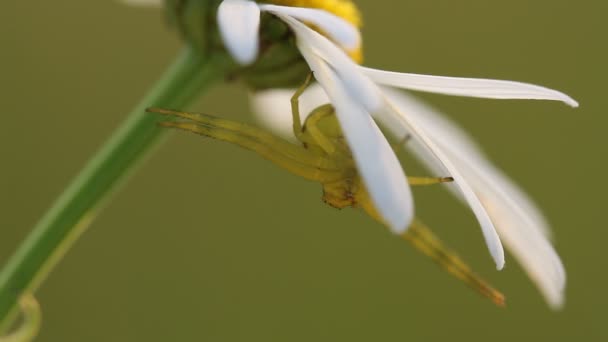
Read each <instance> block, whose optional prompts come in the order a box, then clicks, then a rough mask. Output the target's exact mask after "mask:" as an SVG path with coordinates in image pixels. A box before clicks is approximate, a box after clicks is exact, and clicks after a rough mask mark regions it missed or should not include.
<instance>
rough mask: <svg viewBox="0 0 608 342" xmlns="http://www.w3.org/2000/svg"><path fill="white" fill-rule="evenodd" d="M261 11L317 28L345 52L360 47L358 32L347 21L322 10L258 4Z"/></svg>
mask: <svg viewBox="0 0 608 342" xmlns="http://www.w3.org/2000/svg"><path fill="white" fill-rule="evenodd" d="M260 9H261V10H262V11H269V12H272V13H281V14H284V15H288V16H290V17H293V18H296V19H298V20H301V21H305V22H308V23H311V24H313V25H315V26H317V27H319V28H320V29H321V30H322V31H323V32H324V33H326V34H327V35H328V36H329V37H330V38H331V39H332V40H333V41H335V42H336V43H338V44H339V45H340V46H342V47H343V48H344V49H346V50H354V49H357V48H358V47H359V46H360V45H361V34H360V33H359V30H358V29H357V28H356V27H355V26H353V25H352V24H351V23H349V22H348V21H346V20H344V19H342V18H340V17H338V16H337V15H335V14H333V13H329V12H327V11H325V10H322V9H317V8H305V7H288V6H276V5H267V4H260Z"/></svg>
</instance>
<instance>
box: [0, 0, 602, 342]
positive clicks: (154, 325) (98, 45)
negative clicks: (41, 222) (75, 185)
mask: <svg viewBox="0 0 608 342" xmlns="http://www.w3.org/2000/svg"><path fill="white" fill-rule="evenodd" d="M358 4H359V5H360V6H361V8H362V10H363V12H364V14H365V28H364V38H365V45H366V57H367V58H366V64H367V65H369V66H373V67H379V68H384V69H390V70H399V71H409V72H419V73H430V74H438V75H452V76H471V77H473V76H477V77H491V78H503V79H513V80H520V81H528V82H533V83H538V84H542V85H546V86H549V87H552V88H556V89H559V90H562V91H565V92H566V93H568V94H570V95H572V96H573V97H575V98H576V99H577V100H579V101H580V103H581V108H579V109H576V110H573V109H570V108H568V107H567V106H565V105H563V104H560V103H552V102H535V101H496V100H476V99H466V98H454V97H447V96H437V95H423V97H424V98H425V99H427V100H429V101H430V102H431V103H433V104H435V105H436V106H437V107H439V108H441V109H443V110H444V111H446V112H448V113H450V114H451V117H452V118H454V119H455V120H456V121H458V122H460V123H461V124H462V125H464V126H465V127H466V128H467V129H468V130H469V131H470V132H471V134H472V135H474V136H475V137H476V138H478V140H479V141H480V143H481V144H482V145H483V146H484V148H485V150H486V151H487V153H488V154H489V156H490V157H491V158H492V159H493V160H494V161H495V162H496V163H497V164H498V165H499V166H501V167H502V168H504V169H505V170H506V171H507V173H508V174H510V175H511V176H512V177H513V179H515V180H516V181H517V182H519V183H520V184H521V185H522V187H523V188H525V189H526V190H527V191H528V192H529V194H530V195H531V196H532V197H533V198H535V199H536V200H537V201H538V203H539V204H540V206H541V207H542V209H543V210H544V212H545V214H546V215H547V216H548V218H549V220H550V221H551V223H552V224H553V227H554V230H555V236H556V248H557V249H558V251H559V253H560V255H561V256H562V258H563V260H564V263H565V265H566V267H567V271H568V290H567V304H566V307H565V309H564V310H563V311H562V312H552V311H550V310H549V309H548V308H547V306H546V305H545V303H544V302H543V301H542V298H541V296H540V295H539V294H538V293H537V291H536V289H535V288H534V287H533V285H532V284H531V282H530V281H529V280H528V279H527V277H526V275H525V274H524V273H523V272H522V270H521V269H520V267H519V266H518V265H517V264H516V262H515V260H514V259H513V258H511V257H508V259H507V267H506V268H505V270H504V271H502V272H496V271H495V270H494V267H493V263H492V260H491V259H490V257H489V256H488V254H487V251H486V247H485V246H484V244H483V241H482V237H481V234H480V233H479V229H478V227H477V224H476V222H475V220H474V219H473V217H472V215H471V214H470V213H469V212H468V210H466V209H465V208H464V207H463V206H462V205H461V204H460V203H458V202H457V201H455V200H454V199H453V198H452V197H451V196H450V195H449V194H448V193H447V192H445V191H443V190H442V189H441V188H439V187H437V188H425V189H417V190H416V192H415V196H416V199H417V208H418V209H417V210H418V214H419V216H420V217H422V218H423V219H424V220H425V221H427V222H428V223H430V224H431V225H432V226H433V227H434V228H435V230H436V231H437V232H438V233H440V234H441V236H442V237H443V238H444V239H445V240H447V241H448V242H449V243H450V244H451V245H452V246H454V247H455V248H457V249H458V250H459V251H460V253H461V255H462V256H463V257H465V259H467V260H468V261H469V262H470V263H471V264H472V265H473V266H474V267H475V268H476V269H477V270H478V271H479V272H480V273H482V274H483V275H485V276H487V278H489V279H490V280H491V281H492V282H493V283H494V284H495V285H496V286H497V287H498V288H500V289H501V290H502V291H504V292H505V293H506V295H507V303H508V306H507V307H506V308H504V309H501V308H497V307H495V306H493V305H492V303H491V302H489V301H488V300H486V299H484V298H481V297H479V296H478V295H477V294H476V293H473V292H472V291H470V290H469V289H468V288H466V287H465V286H464V285H463V284H461V283H460V282H458V281H456V280H454V279H452V278H451V277H450V276H448V275H447V274H445V273H444V272H443V271H441V270H439V269H438V268H437V267H436V266H435V265H434V264H433V263H432V262H431V261H430V260H427V259H426V258H424V257H422V256H421V255H419V254H418V253H416V252H415V251H414V250H413V249H412V248H411V247H410V246H409V245H408V244H406V243H404V242H402V241H400V240H399V239H396V238H394V237H393V236H391V235H390V234H388V233H387V232H386V231H385V230H384V229H383V228H382V227H380V226H379V225H378V224H376V223H375V222H373V221H372V220H371V219H369V218H368V217H366V216H365V215H364V214H363V213H361V212H358V211H356V210H342V211H338V210H334V209H331V208H329V207H327V206H325V205H324V204H323V203H322V202H321V200H320V196H321V190H320V187H319V186H318V185H316V184H311V183H308V182H306V181H304V180H302V179H298V178H296V177H293V176H291V175H289V174H288V173H287V172H285V171H283V170H281V169H278V168H277V167H275V166H273V165H271V164H270V163H268V162H266V161H264V160H262V159H260V158H258V157H256V156H255V155H253V154H252V153H249V152H246V151H243V150H240V149H238V148H236V147H234V146H231V145H228V144H224V143H220V142H216V141H212V140H209V139H202V138H199V137H196V136H193V135H188V134H174V135H173V136H172V137H171V139H169V141H168V142H167V143H166V144H164V145H163V146H161V148H159V149H158V151H157V153H155V154H154V155H153V156H152V157H151V158H150V159H149V160H148V161H147V162H146V163H145V164H144V165H143V167H141V168H140V169H139V171H138V172H137V174H136V175H135V177H133V178H132V180H131V182H129V184H128V185H127V186H126V187H124V188H123V189H122V191H120V192H119V193H118V194H117V195H116V196H115V197H114V198H113V200H112V201H111V203H110V204H109V205H108V207H107V209H106V210H105V211H104V212H103V213H102V214H101V215H100V216H99V218H98V219H97V221H95V222H94V224H93V225H92V226H91V227H90V229H89V231H88V232H87V233H86V234H85V235H84V236H83V237H82V239H81V240H80V241H79V242H78V243H77V244H76V246H75V248H74V249H73V250H72V251H71V252H70V254H69V255H68V257H67V258H66V259H65V260H64V261H63V262H62V263H61V264H60V266H59V267H58V268H57V269H56V270H55V272H54V273H53V274H52V276H51V277H50V278H49V279H48V281H47V282H46V283H45V285H44V286H43V288H42V289H41V290H40V291H39V294H38V297H39V300H40V302H41V304H42V306H43V314H44V321H43V330H42V333H41V335H40V338H39V341H442V340H446V339H450V340H455V341H461V340H462V341H464V340H466V341H485V340H488V339H491V340H493V341H512V340H513V339H518V340H520V341H532V340H534V341H544V340H552V341H572V340H573V339H575V338H580V339H583V340H585V341H606V340H608V331H607V330H606V329H607V328H606V314H605V312H606V306H607V305H608V299H607V298H606V294H605V292H604V291H605V289H606V286H607V285H608V275H606V274H605V271H606V261H605V260H606V259H605V256H604V255H603V253H602V251H603V250H605V246H604V245H605V241H606V240H607V239H608V231H607V230H606V229H605V228H606V223H605V222H606V221H605V219H604V218H603V216H604V214H605V203H606V202H605V201H606V195H605V194H606V190H607V189H606V182H605V180H604V179H605V176H604V174H603V172H604V171H605V170H606V167H607V166H608V165H607V162H606V157H605V153H606V152H605V148H606V139H605V138H606V132H605V127H606V124H608V119H607V118H606V116H605V113H604V110H605V108H606V95H605V83H606V77H607V76H608V75H607V73H606V72H605V71H606V66H605V61H606V57H608V56H607V52H608V48H607V46H606V33H607V32H608V31H607V29H608V25H607V24H606V19H605V14H606V13H607V11H608V5H607V3H606V2H605V1H599V0H596V1H591V0H587V1H580V2H574V1H572V0H536V1H529V0H513V1H483V0H469V1H414V0H411V1H399V2H397V1H388V0H383V1H371V0H367V1H365V0H360V1H358ZM0 19H1V20H0V26H1V27H2V29H1V30H0V43H1V49H2V50H1V54H0V61H1V63H0V75H2V82H1V83H0V101H1V102H0V103H1V107H0V108H1V111H2V113H1V115H2V118H3V119H2V125H1V126H0V131H1V132H2V133H1V134H0V155H1V156H2V162H1V168H0V208H2V210H1V215H0V227H1V228H0V229H1V230H0V262H2V263H4V261H5V260H6V259H7V258H8V256H9V255H10V254H11V253H12V252H13V251H14V249H15V248H16V246H17V245H18V244H19V242H20V241H21V240H22V239H23V238H24V236H25V235H26V234H27V232H28V231H29V229H30V227H31V226H32V225H33V224H34V223H35V222H36V220H37V219H38V218H39V217H40V216H41V214H42V213H43V212H44V210H45V209H46V208H47V207H48V206H49V205H50V203H51V202H52V201H53V200H54V199H55V198H56V196H57V195H58V194H59V193H60V192H61V190H62V189H63V188H64V187H65V186H66V184H67V183H68V182H69V181H70V180H71V179H72V177H73V176H74V175H75V174H76V173H77V172H78V170H79V169H80V168H81V167H82V166H83V164H84V163H85V161H86V160H87V159H88V157H89V156H90V155H91V154H92V153H93V152H94V151H95V150H96V149H97V148H98V147H99V146H100V144H102V142H103V141H104V139H105V138H106V137H108V136H109V134H110V132H112V130H113V129H114V128H115V127H116V126H117V125H118V123H119V122H121V120H122V119H123V118H124V115H125V113H127V112H128V110H129V109H130V108H131V107H132V106H133V105H134V104H135V103H136V102H137V101H138V100H139V99H140V97H141V96H142V95H143V94H144V93H145V91H146V89H148V87H150V86H151V84H152V83H153V82H154V81H155V79H156V78H157V77H158V76H159V75H160V74H161V72H162V71H163V69H164V67H165V66H166V65H168V64H169V63H170V61H171V60H172V59H173V57H174V56H175V55H176V54H177V52H178V50H179V47H180V43H179V41H178V39H177V37H176V36H175V34H174V33H173V32H170V31H168V30H167V28H166V27H165V25H164V23H163V20H162V18H161V15H160V12H159V11H157V10H150V9H148V10H146V9H136V8H129V7H126V6H122V5H120V4H119V3H118V2H117V1H111V0H107V1H78V0H55V1H33V2H32V1H22V0H4V1H2V9H1V10H0ZM193 109H197V110H201V111H205V112H207V113H213V114H217V115H221V116H224V117H229V118H234V119H238V120H242V121H252V120H253V119H252V116H251V114H250V112H249V109H248V104H247V101H246V91H245V90H244V89H243V87H241V86H239V85H238V84H233V85H224V86H220V87H216V88H214V89H213V90H212V91H211V92H210V93H207V95H206V96H205V97H204V98H202V99H201V101H200V103H199V104H198V105H197V106H196V107H195V108H193ZM410 174H411V172H410Z"/></svg>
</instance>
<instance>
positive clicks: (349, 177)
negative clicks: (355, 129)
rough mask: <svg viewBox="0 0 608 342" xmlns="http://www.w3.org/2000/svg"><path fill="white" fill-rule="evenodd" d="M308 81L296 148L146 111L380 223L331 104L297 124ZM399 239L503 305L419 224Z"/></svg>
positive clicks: (418, 180) (179, 115)
mask: <svg viewBox="0 0 608 342" xmlns="http://www.w3.org/2000/svg"><path fill="white" fill-rule="evenodd" d="M311 80H312V74H310V75H309V76H308V77H307V79H306V81H305V82H304V84H303V85H302V86H301V87H300V88H299V89H298V90H297V91H296V92H295V93H294V95H293V97H292V99H291V107H292V116H293V132H294V135H295V137H296V138H297V140H298V141H299V142H300V144H301V145H296V144H293V143H291V142H288V141H287V140H284V139H282V138H280V137H277V136H275V135H273V134H271V133H268V132H266V131H264V130H262V129H259V128H257V127H254V126H251V125H247V124H243V123H240V122H236V121H232V120H226V119H222V118H218V117H214V116H211V115H207V114H197V113H187V112H180V111H174V110H169V109H160V108H149V109H148V112H151V113H158V114H162V115H168V116H171V117H173V118H176V119H177V120H173V119H171V120H167V121H162V122H160V123H159V124H160V125H161V126H163V127H170V128H176V129H180V130H184V131H188V132H192V133H196V134H199V135H203V136H206V137H210V138H214V139H218V140H222V141H226V142H229V143H233V144H236V145H238V146H241V147H243V148H246V149H248V150H251V151H253V152H256V153H257V154H258V155H260V156H262V157H263V158H265V159H267V160H269V161H271V162H273V163H274V164H276V165H278V166H280V167H282V168H284V169H286V170H287V171H289V172H291V173H292V174H295V175H297V176H300V177H303V178H305V179H308V180H311V181H314V182H318V183H321V185H322V187H323V201H324V202H325V203H327V204H328V205H330V206H332V207H335V208H340V209H341V208H346V207H356V208H361V209H363V210H364V211H365V212H366V213H367V214H368V215H370V216H371V217H372V218H374V219H375V220H377V221H378V222H380V223H383V221H382V219H381V218H380V216H379V215H378V213H377V211H376V209H375V208H374V205H373V203H372V201H371V199H370V196H369V194H368V192H367V190H366V189H365V186H364V185H363V182H362V180H361V177H360V176H359V174H358V172H357V168H356V166H355V162H354V160H353V157H352V154H351V151H350V149H349V147H348V145H347V144H346V141H345V140H344V137H343V135H342V131H341V128H340V125H339V123H338V120H337V119H336V116H335V115H334V108H333V107H332V106H331V105H330V104H326V105H322V106H320V107H318V108H316V109H315V110H313V112H312V113H311V114H310V115H309V116H308V117H307V119H306V121H305V122H304V124H303V125H302V123H301V121H300V112H299V103H298V100H299V97H300V95H301V94H302V93H303V92H304V90H305V89H306V87H307V86H308V85H309V84H310V82H311ZM406 139H407V137H406ZM452 180H453V179H452V178H451V177H439V178H434V177H408V182H409V183H410V185H432V184H438V183H444V182H450V181H452ZM383 224H384V223H383ZM401 237H402V238H403V239H405V240H406V241H408V242H410V243H411V244H412V245H413V246H414V247H415V248H417V249H418V250H419V251H420V252H422V253H423V254H425V255H427V256H428V257H430V258H431V259H433V260H434V261H435V262H436V263H437V264H439V266H441V268H443V269H444V270H446V271H447V272H449V273H450V274H452V275H454V276H455V277H456V278H458V279H460V280H462V281H463V282H465V283H466V284H468V285H469V286H471V287H472V288H473V289H475V290H476V291H477V292H479V293H480V294H482V295H484V296H486V297H488V298H489V299H491V300H492V301H493V302H494V303H496V304H498V305H500V306H502V305H504V296H503V295H502V293H500V292H499V291H497V290H495V289H494V288H492V287H491V286H490V285H488V284H487V283H486V282H485V281H484V280H482V279H481V278H480V277H478V276H477V275H476V274H475V273H473V272H472V271H471V269H470V268H469V267H468V266H467V265H466V264H465V263H464V262H463V261H462V260H461V259H460V258H459V257H458V256H457V255H456V254H455V253H453V252H452V251H450V250H449V249H448V248H447V247H445V246H444V245H443V244H442V242H441V241H440V240H439V239H438V238H437V237H436V236H435V234H434V233H433V232H432V231H431V230H430V229H429V228H428V227H427V226H426V225H424V224H423V223H422V222H421V221H420V220H418V219H415V220H414V221H413V223H412V224H411V226H410V227H409V229H407V231H406V232H405V233H403V234H401Z"/></svg>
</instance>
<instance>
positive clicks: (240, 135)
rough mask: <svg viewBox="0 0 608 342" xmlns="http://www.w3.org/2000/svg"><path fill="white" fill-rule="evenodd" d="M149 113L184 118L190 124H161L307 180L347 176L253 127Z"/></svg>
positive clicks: (178, 114)
mask: <svg viewBox="0 0 608 342" xmlns="http://www.w3.org/2000/svg"><path fill="white" fill-rule="evenodd" d="M148 112H151V113H158V114H162V115H169V116H174V117H178V118H181V119H185V120H187V121H162V122H160V123H159V125H161V126H163V127H170V128H176V129H180V130H183V131H188V132H192V133H196V134H199V135H203V136H207V137H210V138H214V139H218V140H221V141H226V142H230V143H233V144H236V145H238V146H241V147H243V148H245V149H248V150H251V151H254V152H256V153H258V154H259V155H260V156H262V157H263V158H265V159H267V160H269V161H271V162H272V163H274V164H276V165H278V166H279V167H282V168H284V169H286V170H287V171H289V172H291V173H293V174H295V175H297V176H300V177H303V178H305V179H308V180H312V181H315V182H321V183H325V182H332V181H336V180H338V179H342V178H343V177H344V176H343V170H342V168H341V167H340V166H339V165H336V163H334V162H333V161H332V160H331V159H328V158H326V157H324V156H322V155H317V154H315V153H313V152H311V151H308V150H306V149H305V148H303V147H300V146H296V145H294V144H291V143H289V142H288V141H286V140H284V139H282V138H279V137H276V136H274V135H272V134H268V133H267V132H265V131H263V130H261V129H258V128H256V127H253V126H250V125H246V124H243V123H239V122H236V121H231V120H226V119H221V118H217V117H213V116H211V115H205V114H194V113H185V112H178V111H173V110H167V109H159V108H149V109H148Z"/></svg>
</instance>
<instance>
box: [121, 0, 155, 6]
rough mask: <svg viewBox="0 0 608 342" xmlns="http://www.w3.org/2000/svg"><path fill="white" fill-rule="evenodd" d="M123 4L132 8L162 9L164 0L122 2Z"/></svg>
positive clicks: (124, 0) (126, 0) (129, 0)
mask: <svg viewBox="0 0 608 342" xmlns="http://www.w3.org/2000/svg"><path fill="white" fill-rule="evenodd" d="M121 2H123V3H125V4H126V5H130V6H141V7H161V6H162V5H163V0H121Z"/></svg>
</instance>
